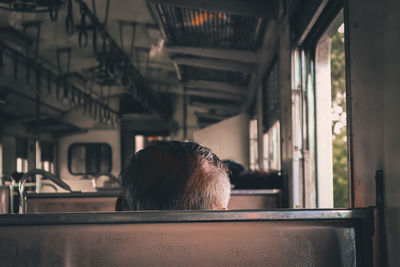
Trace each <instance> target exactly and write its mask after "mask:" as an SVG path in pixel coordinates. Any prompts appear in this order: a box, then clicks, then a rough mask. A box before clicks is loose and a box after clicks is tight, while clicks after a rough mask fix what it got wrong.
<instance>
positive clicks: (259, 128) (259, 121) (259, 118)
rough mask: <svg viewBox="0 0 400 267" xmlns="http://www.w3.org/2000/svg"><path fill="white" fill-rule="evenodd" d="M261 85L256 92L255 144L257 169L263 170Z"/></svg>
mask: <svg viewBox="0 0 400 267" xmlns="http://www.w3.org/2000/svg"><path fill="white" fill-rule="evenodd" d="M262 91H263V85H261V86H260V88H258V94H257V146H258V169H259V170H264V123H263V120H264V114H263V92H262Z"/></svg>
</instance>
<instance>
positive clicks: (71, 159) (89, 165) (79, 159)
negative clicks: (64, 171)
mask: <svg viewBox="0 0 400 267" xmlns="http://www.w3.org/2000/svg"><path fill="white" fill-rule="evenodd" d="M111 162H112V158H111V147H110V146H109V145H108V144H105V143H74V144H72V145H71V146H70V147H69V149H68V169H69V172H70V173H71V174H74V175H85V174H95V173H99V172H110V171H111Z"/></svg>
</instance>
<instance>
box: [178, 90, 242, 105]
mask: <svg viewBox="0 0 400 267" xmlns="http://www.w3.org/2000/svg"><path fill="white" fill-rule="evenodd" d="M185 93H187V94H188V95H193V96H203V97H208V98H212V99H223V100H233V101H237V102H240V101H241V100H243V97H241V96H238V95H232V94H226V93H220V92H215V91H214V92H213V91H206V90H201V91H200V90H193V89H185Z"/></svg>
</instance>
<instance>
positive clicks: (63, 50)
mask: <svg viewBox="0 0 400 267" xmlns="http://www.w3.org/2000/svg"><path fill="white" fill-rule="evenodd" d="M71 50H72V48H71V47H64V48H57V49H56V53H57V68H58V72H59V74H60V75H63V74H66V73H69V67H70V63H71ZM62 55H66V56H67V59H66V61H67V62H66V68H65V71H63V70H62V66H61V56H62Z"/></svg>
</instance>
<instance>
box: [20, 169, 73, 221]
mask: <svg viewBox="0 0 400 267" xmlns="http://www.w3.org/2000/svg"><path fill="white" fill-rule="evenodd" d="M33 175H42V176H43V177H44V178H45V179H49V180H50V181H52V182H53V183H55V184H56V185H58V186H59V187H61V188H62V189H64V190H67V191H69V192H72V189H71V187H70V186H69V185H68V184H66V183H65V182H64V181H62V180H61V179H60V178H58V177H57V176H55V175H54V174H52V173H50V172H47V171H45V170H41V169H32V170H30V171H28V172H26V173H25V174H24V175H23V176H22V177H21V180H19V183H18V190H19V196H20V203H19V208H20V209H19V213H25V201H24V192H25V185H26V180H27V179H28V177H30V176H33Z"/></svg>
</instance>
